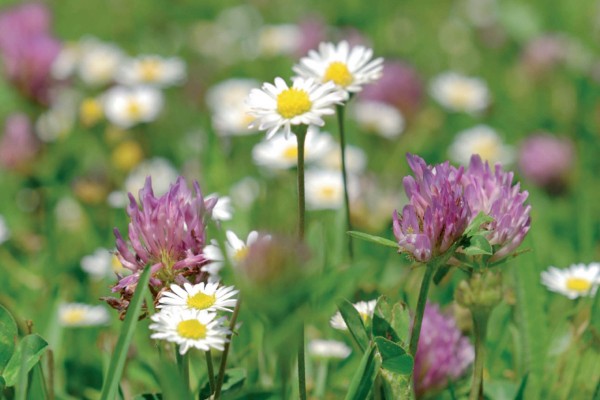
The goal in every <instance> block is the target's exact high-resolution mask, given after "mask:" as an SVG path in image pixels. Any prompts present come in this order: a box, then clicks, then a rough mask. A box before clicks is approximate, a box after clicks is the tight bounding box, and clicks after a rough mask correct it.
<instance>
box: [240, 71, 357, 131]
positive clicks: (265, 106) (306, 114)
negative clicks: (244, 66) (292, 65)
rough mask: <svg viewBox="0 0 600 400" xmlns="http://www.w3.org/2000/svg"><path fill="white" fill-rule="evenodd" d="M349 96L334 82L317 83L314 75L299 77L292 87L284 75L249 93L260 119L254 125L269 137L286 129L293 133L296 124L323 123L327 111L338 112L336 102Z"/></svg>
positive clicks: (251, 106) (252, 111)
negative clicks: (304, 77) (313, 77)
mask: <svg viewBox="0 0 600 400" xmlns="http://www.w3.org/2000/svg"><path fill="white" fill-rule="evenodd" d="M344 99H345V93H344V92H343V91H341V90H338V89H337V88H336V86H335V85H334V84H333V82H327V83H324V84H322V85H321V84H319V83H316V82H315V81H314V80H313V79H303V78H297V79H295V80H294V83H293V85H292V87H288V85H287V83H285V81H284V80H283V79H282V78H279V77H278V78H275V84H274V85H273V84H271V83H268V82H267V83H264V84H263V86H262V88H261V89H252V90H251V91H250V94H249V95H248V107H249V112H248V113H249V114H250V115H251V116H253V117H255V118H256V119H255V120H254V121H253V122H252V123H251V124H250V128H258V129H259V130H266V131H267V139H269V138H271V137H272V136H273V135H275V133H276V132H278V131H279V130H283V133H284V134H285V136H286V137H288V136H290V133H291V131H292V125H316V126H323V125H325V121H323V118H322V117H323V116H324V115H332V114H334V113H335V110H334V107H333V106H334V105H335V104H339V103H341V102H342V101H343V100H344Z"/></svg>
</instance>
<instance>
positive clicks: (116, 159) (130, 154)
mask: <svg viewBox="0 0 600 400" xmlns="http://www.w3.org/2000/svg"><path fill="white" fill-rule="evenodd" d="M143 158H144V152H143V150H142V147H141V146H140V145H139V144H138V143H137V142H136V141H135V140H126V141H124V142H123V143H121V144H119V146H117V148H116V149H115V150H114V151H113V153H112V157H111V159H112V162H113V164H114V166H115V167H117V168H118V169H120V170H121V171H129V170H130V169H132V168H133V167H135V166H136V165H138V164H139V163H140V161H142V159H143Z"/></svg>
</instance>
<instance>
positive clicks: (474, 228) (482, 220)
mask: <svg viewBox="0 0 600 400" xmlns="http://www.w3.org/2000/svg"><path fill="white" fill-rule="evenodd" d="M493 220H494V218H492V217H490V216H489V215H487V214H486V213H484V212H483V211H480V212H479V214H477V216H476V217H475V218H473V221H471V223H470V224H469V226H467V229H465V233H463V235H464V236H466V237H471V236H473V235H475V234H476V233H478V232H479V230H480V228H481V225H483V224H486V223H490V222H492V221H493Z"/></svg>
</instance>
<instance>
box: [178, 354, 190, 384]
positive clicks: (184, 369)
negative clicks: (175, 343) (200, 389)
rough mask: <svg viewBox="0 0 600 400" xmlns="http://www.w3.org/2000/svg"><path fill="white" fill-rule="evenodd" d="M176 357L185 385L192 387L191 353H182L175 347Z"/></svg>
mask: <svg viewBox="0 0 600 400" xmlns="http://www.w3.org/2000/svg"><path fill="white" fill-rule="evenodd" d="M175 358H176V359H177V366H178V367H179V374H180V375H181V378H182V379H183V382H184V383H185V387H186V388H189V387H190V356H189V353H185V354H183V355H182V354H180V353H179V350H178V349H177V348H176V349H175Z"/></svg>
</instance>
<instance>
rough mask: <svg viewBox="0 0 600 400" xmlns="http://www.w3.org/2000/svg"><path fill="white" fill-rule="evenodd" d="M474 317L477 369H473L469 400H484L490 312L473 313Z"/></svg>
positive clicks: (475, 310)
mask: <svg viewBox="0 0 600 400" xmlns="http://www.w3.org/2000/svg"><path fill="white" fill-rule="evenodd" d="M471 314H472V316H473V330H474V332H475V367H474V369H473V382H472V384H471V394H470V395H469V400H479V399H483V395H482V394H483V364H484V361H485V338H486V335H487V324H488V320H489V317H490V312H489V310H487V309H485V310H477V309H474V310H472V311H471Z"/></svg>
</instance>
